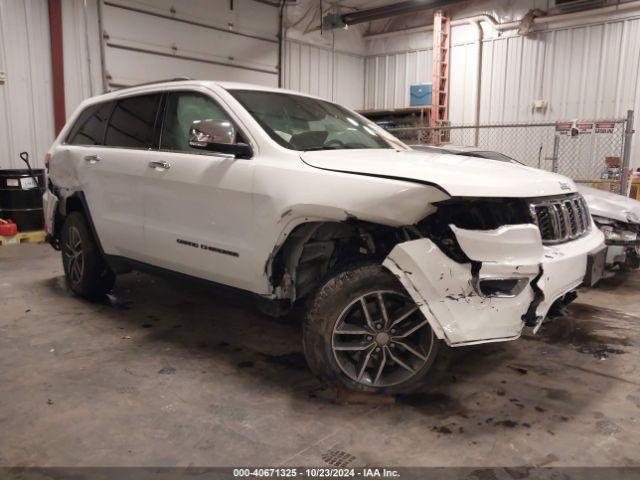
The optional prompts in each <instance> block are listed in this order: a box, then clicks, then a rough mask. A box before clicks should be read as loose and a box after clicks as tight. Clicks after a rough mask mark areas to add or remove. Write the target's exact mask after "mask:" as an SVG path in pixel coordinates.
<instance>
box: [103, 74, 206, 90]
mask: <svg viewBox="0 0 640 480" xmlns="http://www.w3.org/2000/svg"><path fill="white" fill-rule="evenodd" d="M185 80H195V79H194V78H191V77H175V78H166V79H164V80H154V81H153V82H145V83H138V84H136V85H128V86H122V87H121V88H119V91H121V90H127V89H129V88H137V87H146V86H147V85H155V84H157V83H168V82H184V81H185ZM112 86H114V85H112ZM109 91H110V92H112V91H113V90H109Z"/></svg>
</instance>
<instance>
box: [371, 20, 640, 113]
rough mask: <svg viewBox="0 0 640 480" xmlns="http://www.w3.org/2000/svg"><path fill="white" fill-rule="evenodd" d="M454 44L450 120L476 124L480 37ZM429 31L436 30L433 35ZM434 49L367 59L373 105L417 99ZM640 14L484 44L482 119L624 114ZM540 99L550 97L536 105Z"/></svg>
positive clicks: (632, 88) (629, 101) (639, 57)
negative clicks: (416, 88)
mask: <svg viewBox="0 0 640 480" xmlns="http://www.w3.org/2000/svg"><path fill="white" fill-rule="evenodd" d="M457 31H460V32H461V33H460V35H461V36H462V35H464V36H465V37H468V33H467V32H462V31H461V30H457V29H454V31H453V34H452V49H451V83H450V95H449V96H450V117H451V121H452V122H455V123H468V122H470V121H472V119H473V118H472V114H473V109H474V102H473V101H474V85H475V78H476V77H475V74H476V65H477V63H476V62H477V53H476V45H475V44H474V42H470V41H465V42H463V43H459V41H458V39H457V38H456V37H457V35H456V32H457ZM424 35H429V36H430V35H431V34H430V33H428V34H424ZM431 58H432V52H431V49H430V48H425V49H421V50H417V51H411V52H398V53H387V54H383V55H374V56H371V57H368V58H367V62H366V83H367V85H366V90H367V97H366V102H365V103H366V107H369V108H373V107H385V108H386V107H401V106H406V105H408V104H409V85H410V84H411V83H416V82H421V81H427V82H430V81H431V80H432V79H431V71H432V65H431ZM639 61H640V19H637V18H633V19H627V20H621V21H615V22H608V23H600V24H596V25H588V26H578V27H572V28H565V29H562V30H555V31H549V32H540V33H534V34H531V35H530V36H528V37H521V36H517V35H508V36H504V37H498V38H494V39H489V40H485V41H484V42H483V57H482V95H481V121H482V122H484V123H486V122H491V123H500V122H515V121H530V120H553V119H557V118H562V119H566V118H574V117H577V118H603V117H616V118H617V117H621V116H623V115H624V114H625V112H626V110H627V109H628V108H633V107H634V104H635V101H636V97H637V95H638V90H639V81H640V77H639V76H638V75H639V73H638V65H639ZM536 100H545V101H547V102H548V108H547V109H546V110H535V109H534V108H533V103H534V101H536Z"/></svg>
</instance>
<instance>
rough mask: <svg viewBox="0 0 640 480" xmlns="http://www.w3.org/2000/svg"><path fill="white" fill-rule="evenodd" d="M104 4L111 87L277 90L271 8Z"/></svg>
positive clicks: (200, 2) (243, 0)
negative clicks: (202, 83) (168, 83)
mask: <svg viewBox="0 0 640 480" xmlns="http://www.w3.org/2000/svg"><path fill="white" fill-rule="evenodd" d="M103 3H104V7H103V22H104V31H105V33H106V38H105V43H106V48H105V64H106V70H107V73H108V78H109V82H110V84H111V85H113V86H123V85H132V84H136V83H142V82H145V81H151V80H157V79H162V78H174V77H179V76H187V77H192V78H198V79H215V80H233V81H246V82H251V83H258V84H264V85H270V86H276V85H277V83H278V71H277V64H278V41H277V32H278V14H279V12H278V9H277V8H276V7H273V6H270V5H266V4H264V3H259V2H254V1H251V0H235V1H234V2H229V1H228V0H190V1H188V2H175V1H174V0H144V1H142V0H137V1H132V0H104V2H103ZM231 7H233V9H231Z"/></svg>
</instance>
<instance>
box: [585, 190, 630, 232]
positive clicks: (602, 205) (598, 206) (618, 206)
mask: <svg viewBox="0 0 640 480" xmlns="http://www.w3.org/2000/svg"><path fill="white" fill-rule="evenodd" d="M578 191H579V192H580V193H581V194H582V196H583V197H584V198H585V200H586V201H587V205H588V206H589V211H590V212H591V214H592V215H596V216H598V217H605V218H611V219H613V220H618V221H620V222H624V223H637V224H640V202H638V201H637V200H634V199H633V198H628V197H624V196H622V195H618V194H615V193H611V192H605V191H604V190H598V189H597V188H591V187H585V186H583V185H580V186H579V187H578Z"/></svg>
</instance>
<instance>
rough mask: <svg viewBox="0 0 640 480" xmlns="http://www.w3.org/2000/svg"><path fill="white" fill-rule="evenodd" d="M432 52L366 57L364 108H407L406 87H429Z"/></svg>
mask: <svg viewBox="0 0 640 480" xmlns="http://www.w3.org/2000/svg"><path fill="white" fill-rule="evenodd" d="M432 59H433V54H432V49H431V48H429V49H425V50H416V51H408V52H399V53H392V54H389V55H375V56H370V57H367V60H366V69H365V82H366V84H365V92H366V99H365V108H394V107H404V106H408V105H409V86H410V85H413V84H418V83H431V82H432V75H433V74H432V71H433V64H432V62H433V60H432Z"/></svg>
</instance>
